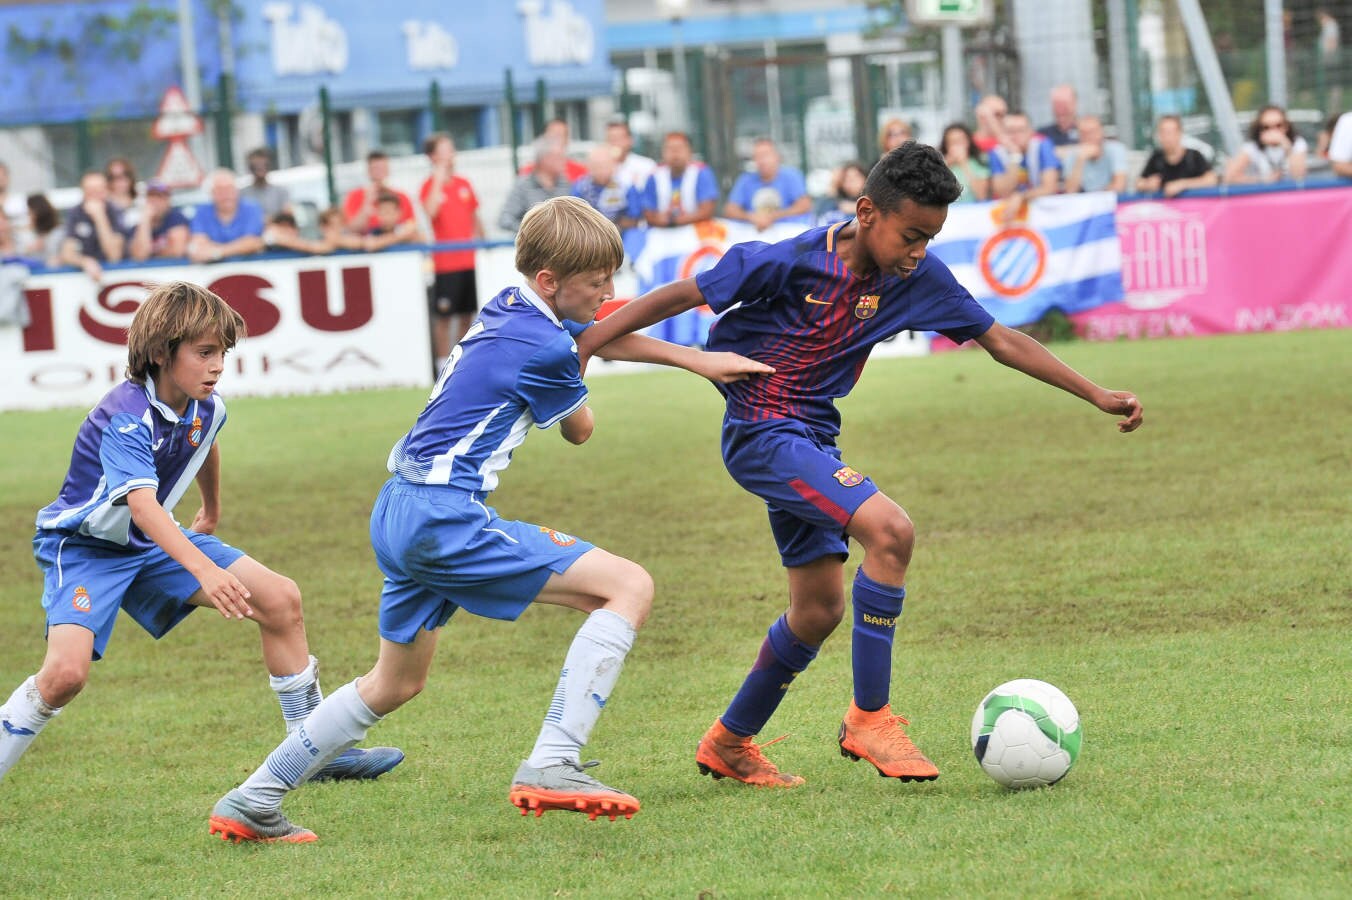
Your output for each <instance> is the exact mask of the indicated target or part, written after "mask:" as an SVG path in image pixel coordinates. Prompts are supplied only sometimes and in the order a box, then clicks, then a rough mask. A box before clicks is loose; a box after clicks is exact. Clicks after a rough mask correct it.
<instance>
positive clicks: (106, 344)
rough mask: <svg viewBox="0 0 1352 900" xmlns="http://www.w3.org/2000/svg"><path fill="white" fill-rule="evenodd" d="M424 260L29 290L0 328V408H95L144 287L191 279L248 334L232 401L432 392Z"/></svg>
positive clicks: (255, 263) (273, 267)
mask: <svg viewBox="0 0 1352 900" xmlns="http://www.w3.org/2000/svg"><path fill="white" fill-rule="evenodd" d="M423 260H424V255H423V254H422V253H420V252H417V251H413V252H386V253H380V254H370V255H362V254H356V255H341V256H311V257H303V258H284V259H283V258H275V259H266V258H265V259H257V260H240V261H238V262H230V263H217V264H214V265H210V266H193V265H184V266H174V267H162V266H161V267H147V268H116V269H109V270H108V271H106V272H105V273H104V277H103V281H102V282H101V283H99V284H95V283H94V282H93V281H91V280H90V279H89V278H88V276H86V275H85V274H84V273H83V272H74V273H71V272H64V273H59V274H50V275H34V276H33V277H31V278H30V279H29V280H28V281H27V282H25V287H24V293H25V296H26V299H27V302H28V312H29V320H30V321H29V324H28V325H27V327H24V328H18V327H14V326H9V327H0V410H8V409H47V408H54V407H61V406H72V405H88V406H92V405H93V404H94V403H96V402H97V401H98V400H99V398H100V397H102V396H103V395H104V394H105V393H106V392H107V391H108V390H109V389H110V388H111V387H113V386H114V385H116V384H117V383H119V382H120V381H122V379H123V377H124V371H125V368H126V364H127V351H126V329H127V326H128V325H129V324H130V323H131V319H132V316H133V315H134V314H135V312H136V310H137V308H138V307H139V306H140V303H141V300H142V299H143V298H144V297H145V295H146V291H147V285H153V284H156V283H162V282H165V281H171V280H183V281H191V282H194V283H197V284H201V285H204V286H206V287H207V288H209V289H211V290H212V291H215V292H216V293H217V294H219V295H221V297H223V298H224V299H225V300H226V301H227V302H228V303H229V304H230V305H231V306H232V307H234V308H235V309H236V310H237V311H238V312H239V313H240V315H241V316H243V317H244V321H245V323H246V325H247V326H248V337H246V338H245V339H244V340H243V341H241V342H240V343H239V345H238V346H237V347H235V349H234V350H233V351H232V352H231V353H230V355H229V357H227V359H226V371H225V374H224V376H223V377H222V379H221V392H222V393H223V394H225V395H226V396H227V397H230V396H236V397H238V396H247V395H271V394H308V393H327V392H334V391H347V390H354V389H362V388H378V387H412V386H422V385H428V384H431V380H432V379H431V373H432V361H431V349H430V346H429V335H428V321H427V289H426V281H425V276H424V268H423Z"/></svg>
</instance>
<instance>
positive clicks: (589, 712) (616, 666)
mask: <svg viewBox="0 0 1352 900" xmlns="http://www.w3.org/2000/svg"><path fill="white" fill-rule="evenodd" d="M632 646H634V626H632V625H630V624H629V622H628V621H627V620H626V619H625V618H624V617H623V616H621V615H618V614H616V613H613V612H611V611H610V610H608V609H598V610H596V611H595V612H593V613H592V614H591V615H590V616H588V617H587V621H586V622H583V623H582V627H581V628H579V629H578V631H577V636H576V637H574V638H573V643H572V646H570V647H569V648H568V655H567V657H565V658H564V661H563V671H562V672H561V673H560V674H559V684H558V687H556V688H555V689H554V700H553V702H551V703H550V704H549V712H548V713H547V714H546V715H545V722H544V725H543V726H541V728H540V736H539V738H537V739H536V741H535V749H534V750H533V751H531V755H530V759H528V760H527V763H528V764H529V765H531V766H534V767H535V768H537V769H539V768H544V767H545V766H552V765H556V764H558V763H561V762H565V761H566V762H574V763H575V762H578V755H579V754H580V753H581V752H582V747H583V746H584V745H585V744H586V743H587V738H588V737H590V735H591V730H592V726H594V725H595V724H596V720H597V719H598V718H599V717H600V715H601V709H602V708H603V707H604V706H605V705H606V701H607V700H609V699H610V692H611V690H612V689H613V688H614V687H615V682H616V681H617V680H618V679H619V677H620V669H622V668H623V667H624V657H625V655H626V654H627V653H628V652H629V648H630V647H632Z"/></svg>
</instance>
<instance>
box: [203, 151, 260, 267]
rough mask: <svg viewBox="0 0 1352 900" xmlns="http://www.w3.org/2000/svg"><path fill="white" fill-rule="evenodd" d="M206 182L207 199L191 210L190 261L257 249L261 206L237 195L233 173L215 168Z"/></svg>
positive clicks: (206, 260) (237, 190) (218, 257)
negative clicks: (208, 193)
mask: <svg viewBox="0 0 1352 900" xmlns="http://www.w3.org/2000/svg"><path fill="white" fill-rule="evenodd" d="M207 185H208V189H209V190H210V191H211V202H210V203H204V204H202V205H201V206H199V207H197V212H196V213H194V214H193V218H192V238H191V239H190V240H189V241H188V258H189V259H191V260H192V261H193V262H215V261H217V260H221V259H229V258H230V257H233V256H247V255H248V254H250V253H261V252H262V251H263V249H264V244H263V210H262V209H260V208H259V206H258V204H256V203H254V202H253V201H251V200H245V199H243V198H242V197H240V195H239V188H238V187H237V186H236V185H235V173H234V172H231V171H230V170H229V169H217V170H215V171H214V172H212V173H211V174H210V175H208V176H207Z"/></svg>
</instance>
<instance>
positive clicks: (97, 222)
mask: <svg viewBox="0 0 1352 900" xmlns="http://www.w3.org/2000/svg"><path fill="white" fill-rule="evenodd" d="M80 192H81V194H82V195H83V196H82V199H81V201H80V205H79V206H77V207H75V208H74V209H72V210H71V211H70V212H68V213H66V234H65V239H64V240H62V242H61V262H62V263H63V264H64V265H68V266H75V267H76V268H78V269H83V270H84V272H85V274H86V275H88V276H89V277H90V278H92V279H94V280H95V281H98V280H100V279H101V278H102V277H103V264H104V263H115V262H120V261H121V259H122V254H123V253H124V251H125V250H126V238H125V237H124V236H123V234H122V216H121V215H120V214H119V213H118V210H117V207H116V206H114V205H113V204H112V203H111V202H110V201H109V200H108V179H107V177H105V176H104V174H103V173H102V172H99V171H96V170H91V171H89V172H86V173H84V176H83V177H81V178H80Z"/></svg>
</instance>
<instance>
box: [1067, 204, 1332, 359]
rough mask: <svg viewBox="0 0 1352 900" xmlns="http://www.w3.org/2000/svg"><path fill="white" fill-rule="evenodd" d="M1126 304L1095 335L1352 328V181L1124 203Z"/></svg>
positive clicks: (1086, 323)
mask: <svg viewBox="0 0 1352 900" xmlns="http://www.w3.org/2000/svg"><path fill="white" fill-rule="evenodd" d="M1117 233H1118V237H1119V238H1120V239H1121V242H1122V285H1123V288H1124V289H1125V296H1124V299H1123V300H1122V301H1121V302H1116V303H1107V304H1104V305H1103V306H1098V307H1095V308H1094V309H1091V310H1086V311H1084V312H1080V313H1076V314H1075V315H1072V316H1071V319H1072V321H1074V323H1075V328H1076V330H1077V331H1078V332H1079V333H1080V335H1081V336H1082V337H1085V338H1088V339H1089V340H1116V339H1119V338H1142V337H1186V336H1188V335H1196V334H1223V333H1232V332H1244V331H1289V330H1292V329H1297V328H1346V327H1349V326H1352V186H1349V187H1336V188H1327V189H1320V190H1303V191H1282V192H1274V193H1262V194H1248V195H1240V196H1228V197H1209V198H1198V199H1179V200H1168V201H1142V202H1139V203H1123V204H1121V205H1119V206H1118V208H1117Z"/></svg>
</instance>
